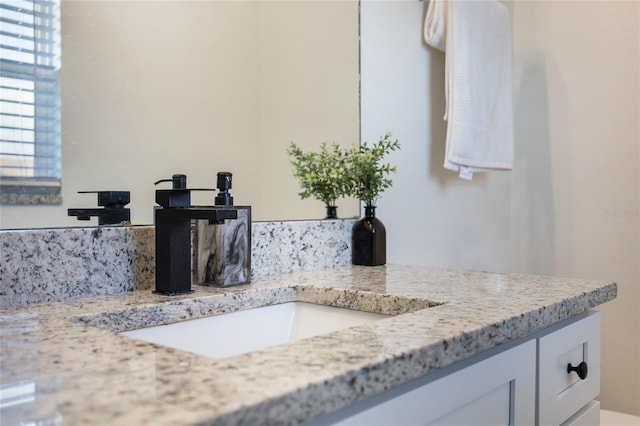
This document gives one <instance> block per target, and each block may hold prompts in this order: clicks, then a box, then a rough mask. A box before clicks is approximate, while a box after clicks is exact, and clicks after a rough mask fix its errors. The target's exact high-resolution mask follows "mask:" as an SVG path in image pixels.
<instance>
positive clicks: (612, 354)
mask: <svg viewBox="0 0 640 426" xmlns="http://www.w3.org/2000/svg"><path fill="white" fill-rule="evenodd" d="M639 6H640V3H638V2H636V1H601V2H597V1H579V2H578V1H572V2H569V1H553V2H549V1H518V2H516V6H515V23H516V32H515V53H516V70H515V71H516V74H515V75H516V76H517V81H516V87H517V88H518V89H517V91H516V119H517V121H516V129H517V135H516V137H517V139H516V141H517V144H518V145H517V146H518V155H517V161H516V169H515V170H514V173H513V185H514V186H513V192H512V205H513V211H512V241H513V247H514V248H515V250H514V252H515V253H516V256H514V265H513V267H514V269H515V270H518V271H527V272H528V271H532V272H536V273H544V274H553V275H563V276H574V277H584V278H593V279H600V280H611V281H616V282H617V283H618V285H619V287H618V298H617V299H616V300H615V301H613V302H611V303H608V304H606V305H605V306H604V307H603V308H602V313H603V315H602V321H603V331H602V339H603V340H602V345H603V348H602V377H603V379H602V394H601V401H602V404H603V406H604V407H605V408H608V409H612V410H616V411H623V412H628V413H633V414H636V415H640V309H639V308H640V291H639V290H640V269H639V268H640V266H639V265H640V227H639V223H640V216H639V207H640V201H639V200H640V199H639V193H640V159H639V148H640V105H639V101H640V32H639V28H640V7H639Z"/></svg>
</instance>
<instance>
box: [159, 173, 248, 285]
mask: <svg viewBox="0 0 640 426" xmlns="http://www.w3.org/2000/svg"><path fill="white" fill-rule="evenodd" d="M160 182H172V188H171V189H158V190H156V203H158V204H159V205H160V207H156V209H155V226H156V291H155V293H160V294H166V295H169V296H173V295H178V294H184V293H190V292H191V291H192V290H191V221H192V220H195V219H204V220H208V221H209V223H211V224H219V223H224V221H225V220H228V219H236V218H237V217H238V216H237V214H238V213H237V210H233V209H226V208H220V207H215V206H209V207H194V206H191V191H192V190H193V189H187V177H186V176H185V175H179V174H178V175H173V177H172V178H171V179H162V180H159V181H157V182H156V185H157V184H159V183H160Z"/></svg>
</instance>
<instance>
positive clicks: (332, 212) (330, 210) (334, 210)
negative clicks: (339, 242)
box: [325, 206, 338, 219]
mask: <svg viewBox="0 0 640 426" xmlns="http://www.w3.org/2000/svg"><path fill="white" fill-rule="evenodd" d="M325 207H326V208H327V217H325V219H337V218H338V207H336V206H325Z"/></svg>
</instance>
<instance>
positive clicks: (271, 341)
mask: <svg viewBox="0 0 640 426" xmlns="http://www.w3.org/2000/svg"><path fill="white" fill-rule="evenodd" d="M387 317H389V315H384V314H374V313H370V312H362V311H355V310H351V309H345V308H336V307H333V306H324V305H316V304H312V303H304V302H289V303H283V304H280V305H272V306H264V307H261V308H254V309H247V310H244V311H238V312H233V313H229V314H223V315H216V316H212V317H206V318H200V319H196V320H190V321H182V322H177V323H173V324H168V325H161V326H156V327H147V328H141V329H138V330H131V331H125V332H122V333H120V334H121V335H124V336H129V337H133V338H135V339H141V340H145V341H147V342H151V343H157V344H160V345H164V346H169V347H172V348H176V349H180V350H183V351H188V352H193V353H196V354H199V355H204V356H207V357H210V358H227V357H231V356H236V355H241V354H244V353H247V352H253V351H256V350H259V349H264V348H268V347H271V346H277V345H282V344H285V343H289V342H292V341H294V340H299V339H304V338H306V337H312V336H317V335H320V334H325V333H329V332H331V331H336V330H340V329H344V328H349V327H353V326H356V325H360V324H364V323H368V322H371V321H375V320H378V319H382V318H387Z"/></svg>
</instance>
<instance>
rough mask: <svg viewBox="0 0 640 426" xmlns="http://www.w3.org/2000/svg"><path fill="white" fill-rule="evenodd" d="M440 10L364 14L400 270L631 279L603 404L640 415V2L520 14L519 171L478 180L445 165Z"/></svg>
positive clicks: (366, 120)
mask: <svg viewBox="0 0 640 426" xmlns="http://www.w3.org/2000/svg"><path fill="white" fill-rule="evenodd" d="M427 3H428V2H424V3H422V2H418V1H367V0H365V1H364V2H363V3H362V6H361V13H362V19H361V32H362V58H361V63H362V71H361V72H362V134H363V139H365V140H368V141H374V140H376V139H377V138H378V137H379V136H380V135H382V134H383V133H384V132H385V131H387V130H389V131H391V132H393V133H394V134H395V135H396V136H397V137H398V138H399V140H400V142H401V143H402V145H403V147H402V150H401V151H400V152H398V153H394V155H393V157H392V158H391V159H392V161H393V162H395V163H396V164H397V165H398V169H399V171H398V173H397V175H396V177H395V184H394V187H393V188H392V189H390V190H389V191H388V193H387V194H385V195H384V197H383V198H382V200H381V201H380V203H379V209H378V215H379V217H380V218H381V219H382V221H383V222H384V223H385V225H386V227H387V238H388V242H387V244H388V248H387V255H388V259H387V260H388V262H389V263H404V264H422V265H437V266H445V267H452V268H468V269H480V270H490V271H505V272H525V273H538V274H553V275H560V276H573V277H584V278H592V279H600V280H606V281H616V282H618V283H619V297H618V299H617V300H616V301H614V302H611V303H609V304H607V305H606V306H604V307H603V308H602V311H603V353H602V355H603V366H602V368H603V380H602V394H601V400H602V403H603V407H604V408H608V409H613V410H619V411H625V412H629V413H634V414H636V415H638V414H640V391H639V382H640V371H639V370H638V365H640V318H639V316H638V306H639V305H640V296H639V295H638V288H639V286H640V283H639V281H640V270H639V266H638V265H639V260H640V254H639V247H640V228H639V224H638V222H639V217H638V207H639V194H640V188H639V185H640V183H639V182H640V179H639V178H640V170H639V168H640V167H639V163H640V162H639V158H638V141H639V140H640V134H639V117H640V109H639V105H638V99H639V97H638V96H639V90H640V83H639V81H638V79H639V78H640V72H639V71H640V70H639V69H638V61H639V57H640V49H639V46H638V43H639V34H638V26H639V22H640V20H639V19H638V18H639V16H638V3H636V2H617V1H608V2H604V3H596V2H547V1H531V2H529V1H518V2H515V3H507V6H508V7H509V8H510V10H511V12H512V21H513V24H514V42H515V45H514V50H515V61H514V68H515V69H514V71H515V74H514V75H515V108H516V109H515V118H516V161H515V169H514V170H513V171H512V172H494V173H488V174H486V175H475V176H474V180H473V181H472V182H465V181H462V180H460V179H458V178H457V177H456V175H455V174H454V173H452V172H448V171H445V170H443V168H442V162H443V158H444V137H445V123H444V122H443V121H442V114H443V111H444V96H443V93H444V92H443V90H444V55H443V54H442V53H440V52H437V51H435V50H433V49H431V48H429V47H427V46H426V45H425V44H424V43H423V41H422V25H423V18H424V12H425V11H426V7H427V5H428V4H427ZM616 212H618V213H616ZM620 212H623V214H621V213H620Z"/></svg>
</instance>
